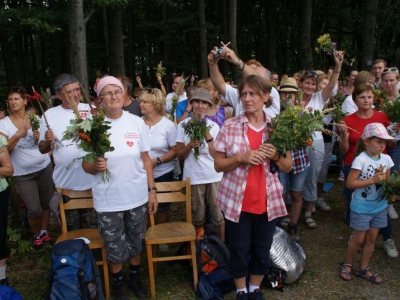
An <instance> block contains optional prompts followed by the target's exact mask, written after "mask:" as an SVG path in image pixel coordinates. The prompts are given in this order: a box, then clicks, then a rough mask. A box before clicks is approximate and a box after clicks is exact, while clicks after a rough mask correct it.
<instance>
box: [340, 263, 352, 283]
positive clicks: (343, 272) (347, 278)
mask: <svg viewBox="0 0 400 300" xmlns="http://www.w3.org/2000/svg"><path fill="white" fill-rule="evenodd" d="M345 268H350V271H347V270H345ZM351 272H353V265H352V264H345V263H343V264H342V270H341V271H340V273H339V276H340V278H342V279H343V280H345V281H350V280H351V279H352V278H353V276H352V275H351Z"/></svg>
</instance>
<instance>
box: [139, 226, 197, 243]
mask: <svg viewBox="0 0 400 300" xmlns="http://www.w3.org/2000/svg"><path fill="white" fill-rule="evenodd" d="M193 239H196V229H195V228H194V226H193V225H192V224H189V223H185V222H173V223H163V224H158V225H155V226H154V227H150V228H149V229H148V230H147V232H146V237H145V241H146V243H147V244H166V243H181V242H188V241H191V240H193Z"/></svg>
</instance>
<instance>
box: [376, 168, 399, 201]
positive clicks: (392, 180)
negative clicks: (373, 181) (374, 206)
mask: <svg viewBox="0 0 400 300" xmlns="http://www.w3.org/2000/svg"><path fill="white" fill-rule="evenodd" d="M399 175H400V174H399V172H397V171H394V173H393V174H392V175H390V177H389V179H386V180H382V181H381V185H382V187H383V189H384V192H383V195H384V197H385V199H386V200H387V201H388V202H392V201H393V198H394V196H396V195H400V176H399Z"/></svg>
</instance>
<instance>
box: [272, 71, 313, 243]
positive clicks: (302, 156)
mask: <svg viewBox="0 0 400 300" xmlns="http://www.w3.org/2000/svg"><path fill="white" fill-rule="evenodd" d="M278 91H279V95H280V97H281V106H282V107H281V111H283V110H284V109H285V107H286V105H298V103H297V93H298V91H299V90H298V88H297V82H296V79H294V78H293V77H289V78H287V79H282V81H281V85H280V86H279V88H278ZM290 153H291V156H292V162H293V167H292V170H291V171H290V172H288V173H285V172H279V180H280V182H281V183H282V187H283V195H284V197H285V196H286V197H285V203H286V206H287V208H288V215H287V216H286V217H285V218H283V219H282V222H281V225H282V227H288V232H289V235H290V237H291V238H292V239H293V240H295V241H296V242H298V241H299V240H300V236H299V234H298V232H297V222H298V221H299V218H300V214H301V209H302V207H303V197H302V194H303V189H304V184H305V182H306V179H307V171H308V168H309V166H310V160H309V158H308V156H307V153H306V150H305V149H300V150H296V149H292V150H291V151H290ZM288 189H290V190H289V193H288ZM288 194H289V195H290V199H288V198H289V197H287V196H288Z"/></svg>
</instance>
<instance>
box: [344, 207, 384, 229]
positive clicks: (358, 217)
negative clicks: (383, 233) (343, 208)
mask: <svg viewBox="0 0 400 300" xmlns="http://www.w3.org/2000/svg"><path fill="white" fill-rule="evenodd" d="M387 225H388V223H387V211H386V209H384V210H381V211H380V212H377V213H373V214H358V213H355V212H353V211H352V212H351V213H350V227H351V228H353V229H355V230H359V231H367V230H368V229H370V228H385V227H386V226H387Z"/></svg>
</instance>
